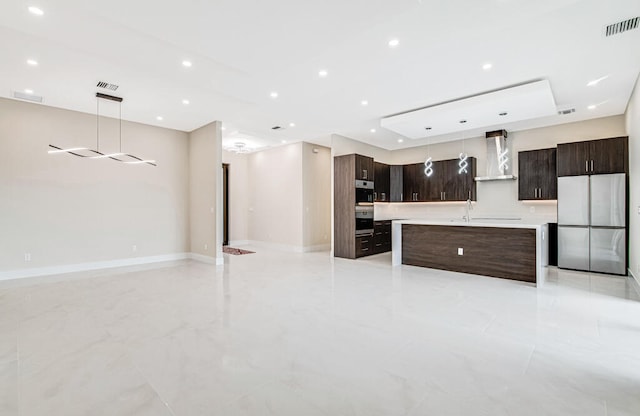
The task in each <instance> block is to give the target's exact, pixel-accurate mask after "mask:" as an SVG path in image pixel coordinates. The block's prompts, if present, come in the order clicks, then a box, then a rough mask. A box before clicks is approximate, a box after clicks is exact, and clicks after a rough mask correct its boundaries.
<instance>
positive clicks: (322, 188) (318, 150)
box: [302, 143, 332, 251]
mask: <svg viewBox="0 0 640 416" xmlns="http://www.w3.org/2000/svg"><path fill="white" fill-rule="evenodd" d="M331 160H332V159H331V149H329V148H328V147H324V146H318V145H314V144H310V143H303V144H302V168H303V169H302V175H303V183H302V203H303V236H302V240H303V246H304V249H305V251H309V250H328V249H329V246H330V243H331V241H330V238H331V232H330V231H331V198H330V196H331V182H332V181H331V164H332V163H331Z"/></svg>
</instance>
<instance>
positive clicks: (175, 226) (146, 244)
mask: <svg viewBox="0 0 640 416" xmlns="http://www.w3.org/2000/svg"><path fill="white" fill-rule="evenodd" d="M101 119H102V120H101V137H102V140H101V142H102V145H101V150H104V151H117V150H118V139H117V121H116V120H113V119H111V120H110V119H106V118H103V117H101ZM122 129H123V130H122V135H123V150H124V151H126V152H129V153H132V154H135V155H139V156H142V157H145V158H149V159H156V160H157V163H158V166H157V167H152V166H148V165H126V164H122V163H118V162H115V161H113V160H108V159H105V160H88V159H83V158H79V157H75V156H72V155H68V154H57V155H49V154H47V150H48V145H49V144H50V143H51V144H57V145H59V146H64V147H66V146H74V147H76V146H81V147H95V140H96V116H95V114H93V115H92V114H84V113H79V112H74V111H68V110H62V109H57V108H52V107H46V106H42V105H37V104H31V103H25V102H20V101H14V100H7V99H0V272H5V271H13V270H21V269H22V270H26V269H36V268H43V267H54V266H61V265H71V264H78V263H88V262H104V261H110V260H115V259H126V258H132V257H149V256H159V255H168V254H173V253H184V252H187V251H188V250H189V228H188V221H189V194H188V184H189V174H188V162H189V142H188V138H187V134H186V133H183V132H179V131H175V130H169V129H162V128H157V127H152V126H147V125H142V124H138V123H130V122H123V126H122ZM134 245H135V246H136V251H135V252H134V251H133V246H134ZM25 253H31V261H30V262H25V260H24V254H25Z"/></svg>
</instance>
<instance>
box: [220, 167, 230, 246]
mask: <svg viewBox="0 0 640 416" xmlns="http://www.w3.org/2000/svg"><path fill="white" fill-rule="evenodd" d="M222 229H223V232H222V245H223V246H228V245H229V164H228V163H223V164H222Z"/></svg>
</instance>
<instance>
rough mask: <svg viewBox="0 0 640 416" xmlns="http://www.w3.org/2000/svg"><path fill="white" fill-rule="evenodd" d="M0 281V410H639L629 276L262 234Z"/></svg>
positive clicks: (635, 303)
mask: <svg viewBox="0 0 640 416" xmlns="http://www.w3.org/2000/svg"><path fill="white" fill-rule="evenodd" d="M256 251H258V252H257V253H255V254H250V255H244V256H229V257H228V258H227V259H226V260H227V262H228V263H227V265H226V266H225V267H224V268H223V267H218V268H216V267H215V266H210V265H206V264H202V263H198V262H195V261H183V262H176V263H169V264H162V265H155V266H145V267H138V268H129V269H120V270H111V271H101V272H91V273H77V274H72V275H66V276H57V277H49V278H36V279H24V280H21V281H11V282H0V415H2V416H13V415H20V416H31V415H47V416H48V415H64V416H74V415H91V416H95V415H117V416H124V415H167V416H170V415H174V416H183V415H184V416H186V415H198V416H199V415H224V416H233V415H260V416H263V415H280V416H285V415H296V416H307V415H331V416H339V415H363V416H374V415H384V416H393V415H412V416H413V415H439V416H440V415H456V416H458V415H491V416H496V415H518V416H522V415H535V416H539V415H581V416H588V415H603V416H607V415H608V416H614V415H618V416H621V415H639V414H640V301H639V298H638V295H637V293H636V292H635V291H634V287H632V286H631V284H630V283H629V282H628V281H627V280H626V279H624V278H617V277H609V276H603V275H597V274H586V273H578V272H566V271H558V270H556V269H554V268H552V269H549V271H548V273H549V276H548V283H547V284H546V285H545V286H544V287H542V288H535V287H532V286H530V285H527V284H523V283H519V282H513V281H508V280H500V279H492V278H487V277H480V276H471V275H463V274H457V273H450V272H442V271H434V270H427V269H421V268H416V267H407V266H403V267H399V268H392V267H391V266H390V263H391V258H390V255H389V254H384V255H378V256H374V257H371V258H369V259H366V260H358V261H348V260H342V259H335V260H332V259H331V258H330V257H329V256H328V254H326V253H310V254H288V253H279V252H275V251H267V250H264V249H256Z"/></svg>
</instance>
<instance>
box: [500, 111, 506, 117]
mask: <svg viewBox="0 0 640 416" xmlns="http://www.w3.org/2000/svg"><path fill="white" fill-rule="evenodd" d="M507 114H508V113H507V112H506V111H503V112H502V113H500V114H498V115H499V116H506V115H507Z"/></svg>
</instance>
